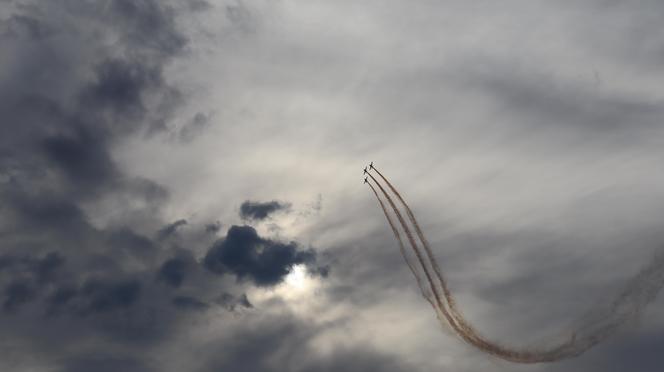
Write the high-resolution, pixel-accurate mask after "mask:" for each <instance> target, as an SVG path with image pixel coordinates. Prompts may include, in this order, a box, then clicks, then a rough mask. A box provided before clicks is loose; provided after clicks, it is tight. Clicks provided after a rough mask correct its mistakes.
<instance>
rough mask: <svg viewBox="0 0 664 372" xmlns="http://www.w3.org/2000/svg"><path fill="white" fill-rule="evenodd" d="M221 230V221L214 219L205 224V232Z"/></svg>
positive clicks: (211, 232) (210, 232) (213, 232)
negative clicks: (214, 220)
mask: <svg viewBox="0 0 664 372" xmlns="http://www.w3.org/2000/svg"><path fill="white" fill-rule="evenodd" d="M219 230H221V222H219V221H216V222H213V223H209V224H207V225H205V232H206V233H209V234H216V233H218V232H219Z"/></svg>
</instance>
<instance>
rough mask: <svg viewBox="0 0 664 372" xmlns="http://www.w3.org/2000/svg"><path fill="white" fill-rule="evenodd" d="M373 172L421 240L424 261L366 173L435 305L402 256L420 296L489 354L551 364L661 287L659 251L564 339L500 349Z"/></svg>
mask: <svg viewBox="0 0 664 372" xmlns="http://www.w3.org/2000/svg"><path fill="white" fill-rule="evenodd" d="M372 170H375V171H376V173H377V174H378V175H379V176H380V177H381V179H382V180H383V181H384V182H385V184H387V186H388V187H389V188H390V190H391V191H392V192H393V193H394V195H395V196H396V197H397V199H399V202H400V203H401V205H402V206H403V208H404V209H405V211H406V214H407V216H408V219H409V221H410V223H411V224H412V225H413V227H414V229H415V232H416V233H417V236H418V238H419V240H420V243H421V244H422V246H423V248H424V251H425V253H426V260H424V259H423V257H422V255H421V253H420V251H419V249H418V247H417V244H416V243H415V241H414V240H413V239H412V234H411V233H410V229H409V227H408V224H406V222H405V220H404V219H403V217H402V216H401V213H400V212H399V210H398V208H397V207H396V205H395V204H394V202H393V201H392V199H391V197H390V196H389V194H388V193H387V192H386V191H385V189H384V188H383V187H382V186H381V185H380V183H379V182H378V181H377V180H376V179H375V178H374V177H373V176H372V175H371V174H369V176H370V177H371V179H372V180H373V181H374V182H375V183H376V185H377V186H378V187H379V188H380V190H381V191H382V193H383V195H384V196H385V198H386V199H387V200H388V202H389V204H390V206H391V207H392V209H393V210H394V213H395V214H396V215H397V218H398V219H399V222H400V223H401V226H402V228H403V229H404V231H405V232H406V235H407V236H408V237H409V243H410V245H411V248H412V249H413V251H414V252H415V255H416V256H417V258H418V262H419V263H420V265H421V267H422V270H423V272H424V274H425V277H426V284H428V286H429V289H430V291H431V292H432V294H433V297H434V299H435V300H436V301H435V303H434V302H433V301H432V300H431V298H430V297H427V295H426V293H428V291H427V288H426V287H425V286H423V282H424V280H423V279H422V278H421V274H419V272H418V271H417V270H414V269H413V267H412V265H411V264H410V263H409V262H408V260H407V263H408V264H409V267H410V269H411V272H412V273H413V275H414V276H415V278H416V279H417V282H418V285H419V286H420V289H421V290H422V293H423V294H424V296H425V298H426V299H427V301H429V303H431V304H432V306H434V308H436V307H437V312H440V314H442V315H443V316H444V320H445V321H446V323H447V325H449V326H450V327H451V328H452V329H453V330H454V331H455V332H456V334H457V335H458V336H460V337H461V338H462V339H463V340H464V341H465V342H467V343H469V344H471V345H473V346H475V347H476V348H478V349H480V350H482V351H484V352H486V353H488V354H491V355H493V356H496V357H499V358H502V359H505V360H509V361H512V362H517V363H541V362H553V361H558V360H562V359H566V358H571V357H575V356H578V355H580V354H582V353H583V352H585V351H587V350H588V349H590V348H592V347H593V346H595V345H597V344H598V343H600V342H601V341H603V340H604V339H606V338H607V337H609V336H610V335H612V334H613V333H615V332H616V331H618V330H619V329H620V327H621V326H622V325H623V324H625V323H626V322H627V321H628V320H630V319H632V318H633V317H634V316H636V315H638V314H639V313H640V311H641V310H642V309H643V307H645V306H646V305H647V304H648V303H650V302H651V301H652V300H653V299H654V298H655V297H656V295H657V293H658V292H659V290H660V288H661V287H662V285H663V284H664V270H663V269H662V268H663V267H664V255H660V256H658V257H656V259H654V260H653V261H652V262H651V263H650V264H649V265H648V266H647V267H646V268H644V269H643V270H642V271H641V272H639V274H638V275H636V276H635V277H634V278H633V279H632V280H631V281H630V282H629V283H628V285H627V286H626V287H625V288H624V290H623V291H622V292H621V293H620V294H619V295H618V296H617V298H616V299H615V300H614V301H613V302H612V303H611V305H610V306H609V307H607V308H606V309H601V310H598V309H595V310H593V311H590V312H589V313H588V315H586V316H585V317H584V318H582V319H581V320H580V322H578V325H577V327H575V330H574V332H573V333H572V336H571V337H570V339H569V340H567V341H564V342H562V343H560V344H559V345H558V346H555V347H552V348H549V349H546V350H516V349H511V348H507V347H504V346H502V345H500V344H499V343H497V342H493V341H490V340H488V339H486V338H485V337H483V336H482V335H480V334H479V333H478V332H477V331H476V330H475V329H474V328H473V327H472V326H471V325H470V324H469V323H468V321H467V320H466V319H465V317H464V316H463V314H462V313H461V311H459V309H458V308H457V306H456V302H455V300H454V297H453V296H452V294H451V292H450V290H449V287H448V285H447V282H446V281H445V279H444V277H443V275H442V272H441V270H440V268H439V266H438V263H437V261H436V259H435V257H434V255H433V252H432V251H431V248H430V247H429V243H428V242H427V240H426V238H425V236H424V234H423V233H422V230H421V228H420V226H419V224H418V222H417V219H416V218H415V215H414V214H413V212H412V210H411V209H410V207H409V206H408V204H407V203H406V202H405V201H404V199H403V198H402V197H401V194H400V193H399V192H398V191H397V189H396V188H395V187H394V186H393V185H392V184H391V183H390V182H389V181H388V180H387V178H386V177H385V176H383V174H382V173H380V172H379V171H378V170H377V169H375V167H372ZM369 186H371V185H369ZM371 189H372V190H373V192H374V194H375V195H376V198H378V201H379V202H380V204H381V208H382V209H383V212H384V213H385V216H386V217H387V219H388V222H390V226H391V227H392V230H393V232H394V233H395V237H396V238H397V240H398V241H399V243H400V247H401V249H402V254H403V253H404V252H403V249H404V248H403V242H402V241H401V238H400V236H399V233H398V230H396V229H395V226H394V223H393V222H392V221H391V219H390V217H389V216H388V214H387V211H386V208H385V205H384V204H383V202H382V201H381V199H380V198H379V197H378V193H377V192H376V190H375V189H374V188H373V186H371ZM404 257H405V255H404ZM429 266H430V267H431V269H432V271H433V272H434V274H435V277H436V278H435V279H436V280H433V278H432V276H431V274H430V271H429ZM439 291H442V293H439ZM439 318H440V316H439ZM442 320H443V319H442V318H441V321H442Z"/></svg>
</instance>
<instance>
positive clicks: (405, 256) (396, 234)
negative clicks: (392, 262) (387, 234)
mask: <svg viewBox="0 0 664 372" xmlns="http://www.w3.org/2000/svg"><path fill="white" fill-rule="evenodd" d="M367 185H369V187H370V188H371V191H373V193H374V195H376V200H378V203H379V204H380V208H381V209H382V210H383V213H384V214H385V218H386V219H387V223H389V224H390V228H391V229H392V233H393V234H394V238H395V239H396V240H397V242H398V243H399V250H400V251H401V256H403V259H404V261H406V265H408V268H409V269H410V272H412V273H413V275H414V276H415V279H416V280H417V286H418V287H419V288H420V290H421V291H422V296H423V297H424V298H425V299H426V300H427V301H428V302H429V303H430V304H431V306H433V308H434V309H436V310H437V309H438V308H437V307H436V305H435V304H434V302H433V300H432V299H431V294H430V293H428V292H425V291H424V287H423V286H422V279H421V278H420V276H419V274H418V273H417V268H416V267H415V266H414V265H413V263H412V262H410V259H409V258H408V254H407V252H406V247H404V245H403V240H402V239H401V234H399V229H397V227H396V225H395V224H394V221H393V220H392V217H390V214H389V213H387V208H385V203H383V201H382V200H381V198H380V197H379V196H378V192H376V189H375V188H374V187H373V186H372V185H371V184H370V183H367Z"/></svg>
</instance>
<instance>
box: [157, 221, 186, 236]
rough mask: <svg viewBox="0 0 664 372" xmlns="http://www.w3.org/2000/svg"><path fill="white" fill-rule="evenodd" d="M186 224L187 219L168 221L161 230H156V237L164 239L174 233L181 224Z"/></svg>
mask: <svg viewBox="0 0 664 372" xmlns="http://www.w3.org/2000/svg"><path fill="white" fill-rule="evenodd" d="M186 224H187V220H185V219H181V220H177V221H175V222H173V223H170V224H168V225H166V226H164V227H163V228H162V229H161V230H159V231H158V232H157V238H158V239H166V238H168V237H169V236H171V235H173V234H175V233H176V232H177V230H178V228H180V227H181V226H184V225H186Z"/></svg>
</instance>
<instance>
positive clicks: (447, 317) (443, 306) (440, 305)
mask: <svg viewBox="0 0 664 372" xmlns="http://www.w3.org/2000/svg"><path fill="white" fill-rule="evenodd" d="M369 177H371V179H372V180H373V182H374V183H375V184H376V186H378V188H379V189H380V191H381V192H382V193H383V195H384V196H385V198H386V199H387V202H388V203H389V204H390V207H392V210H393V211H394V214H396V216H397V219H398V220H399V223H400V224H401V227H402V228H403V230H404V232H405V233H406V237H408V242H409V243H410V246H411V248H412V249H413V252H414V253H415V256H416V257H417V260H418V262H419V263H420V266H421V267H422V270H423V271H424V276H425V277H426V282H427V283H428V284H429V286H430V287H431V288H430V289H431V293H432V294H433V297H434V299H435V303H436V305H437V306H436V307H437V308H438V310H439V311H440V312H441V313H442V315H443V317H444V318H445V320H446V321H447V323H448V324H449V325H450V326H451V327H452V328H453V329H454V330H455V331H456V333H457V334H459V333H460V331H459V330H458V329H457V326H456V323H455V321H454V319H453V317H452V316H451V315H450V313H449V311H448V309H447V306H446V304H445V302H443V301H442V300H441V297H440V294H439V293H438V290H437V289H436V286H435V285H434V281H433V280H432V278H431V273H430V272H429V269H428V268H427V265H426V263H425V261H424V258H423V257H422V253H421V252H420V251H419V249H418V248H417V244H416V243H415V239H414V238H413V234H412V233H411V232H410V229H409V228H408V225H407V224H406V221H404V219H403V217H402V216H401V212H399V209H398V208H397V206H396V205H395V204H394V201H393V200H392V197H390V194H388V193H387V191H385V189H384V188H383V186H381V184H380V183H379V182H378V181H377V180H376V179H375V178H374V176H372V175H371V174H369ZM415 276H417V274H415ZM418 283H420V285H421V281H420V280H418ZM420 289H421V290H422V291H423V292H426V293H428V292H427V291H426V289H425V288H423V287H420Z"/></svg>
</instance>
